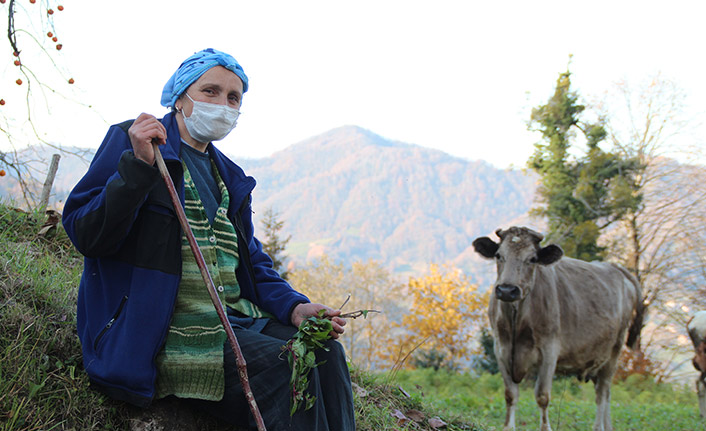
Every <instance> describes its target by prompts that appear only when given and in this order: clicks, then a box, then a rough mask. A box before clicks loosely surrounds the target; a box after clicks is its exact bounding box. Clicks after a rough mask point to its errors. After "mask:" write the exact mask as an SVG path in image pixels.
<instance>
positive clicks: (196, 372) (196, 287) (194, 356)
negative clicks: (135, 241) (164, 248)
mask: <svg viewBox="0 0 706 431" xmlns="http://www.w3.org/2000/svg"><path fill="white" fill-rule="evenodd" d="M182 165H183V167H184V198H185V199H184V212H185V213H186V218H187V220H188V221H189V225H190V226H191V230H192V232H193V233H194V237H195V238H196V242H197V243H198V245H199V248H200V249H201V253H202V254H203V257H204V260H205V261H206V264H207V265H208V270H209V273H210V274H211V278H212V279H213V283H214V284H215V285H216V290H217V292H218V296H219V297H220V299H221V303H223V304H224V305H225V304H227V305H229V306H231V307H232V308H234V309H236V310H238V311H240V312H242V313H243V314H245V315H248V316H251V317H266V316H270V314H269V313H266V312H264V311H262V310H261V309H260V308H258V307H257V306H256V305H254V304H253V303H251V302H250V301H248V300H246V299H244V298H241V297H240V287H239V286H238V281H237V279H236V277H235V270H236V268H237V267H238V262H239V256H238V237H237V235H236V232H235V229H234V228H233V225H232V223H231V222H230V220H228V217H227V212H228V204H229V202H230V196H229V194H228V189H227V188H226V186H225V183H224V182H223V180H222V179H221V177H220V175H219V174H218V169H216V167H215V165H214V164H213V162H211V165H212V169H213V174H214V176H215V178H216V181H217V182H218V186H219V188H220V191H221V203H220V205H219V207H218V209H217V210H216V217H215V219H214V221H213V225H210V224H209V222H208V218H207V217H206V212H205V210H204V208H203V205H202V203H201V199H200V198H199V195H198V192H197V191H196V186H195V185H194V182H193V181H192V179H191V174H190V173H189V170H188V169H187V167H186V164H184V163H183V162H182ZM181 255H182V270H181V282H180V283H179V292H178V294H177V299H176V305H175V307H174V313H173V314H172V320H171V323H170V326H169V332H168V333H167V338H166V341H165V344H164V347H163V348H162V350H161V351H160V352H159V354H158V355H157V358H156V364H157V382H156V388H157V389H156V391H157V394H156V397H157V398H163V397H165V396H167V395H176V396H178V397H181V398H198V399H204V400H209V401H218V400H220V399H221V398H223V388H224V385H225V379H224V375H223V345H224V343H225V342H226V334H225V330H224V329H223V326H222V324H221V321H220V319H219V318H218V314H217V313H216V310H215V308H214V306H213V302H212V301H211V297H210V296H209V294H208V290H207V288H206V285H205V283H204V281H203V278H202V276H201V271H200V270H199V267H198V265H197V263H196V259H195V258H194V255H193V253H192V252H191V248H190V247H189V243H188V241H187V239H186V235H182V247H181Z"/></svg>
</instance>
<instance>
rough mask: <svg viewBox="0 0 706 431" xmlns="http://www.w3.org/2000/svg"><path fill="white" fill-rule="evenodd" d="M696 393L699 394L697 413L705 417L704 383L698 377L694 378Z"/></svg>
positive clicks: (705, 396)
mask: <svg viewBox="0 0 706 431" xmlns="http://www.w3.org/2000/svg"><path fill="white" fill-rule="evenodd" d="M696 393H697V394H698V396H699V414H700V415H701V417H702V418H706V384H704V381H703V380H701V378H700V377H699V379H697V380H696Z"/></svg>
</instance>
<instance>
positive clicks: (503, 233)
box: [495, 228, 505, 239]
mask: <svg viewBox="0 0 706 431" xmlns="http://www.w3.org/2000/svg"><path fill="white" fill-rule="evenodd" d="M495 235H497V236H498V238H500V239H503V235H505V231H504V230H502V229H501V228H497V229H495Z"/></svg>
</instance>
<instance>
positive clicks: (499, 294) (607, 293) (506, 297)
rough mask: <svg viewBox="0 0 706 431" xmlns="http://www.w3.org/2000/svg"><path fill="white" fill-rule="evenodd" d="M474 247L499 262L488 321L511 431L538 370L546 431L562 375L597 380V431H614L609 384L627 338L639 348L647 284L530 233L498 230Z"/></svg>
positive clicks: (538, 396) (537, 386)
mask: <svg viewBox="0 0 706 431" xmlns="http://www.w3.org/2000/svg"><path fill="white" fill-rule="evenodd" d="M495 233H496V234H497V236H498V237H499V238H500V243H496V242H495V241H493V240H491V239H490V238H488V237H481V238H477V239H476V240H475V241H473V247H474V248H475V250H476V252H478V253H479V254H480V255H482V256H483V257H486V258H492V259H495V262H496V266H497V280H496V282H495V286H494V289H495V292H494V293H495V294H494V295H492V297H491V299H490V304H489V306H488V317H489V319H490V324H491V327H492V329H493V336H494V337H495V355H496V357H497V359H498V365H499V368H500V371H501V373H502V376H503V380H504V382H505V402H506V408H507V411H506V416H505V428H504V429H505V430H514V429H515V411H516V408H517V401H518V396H519V391H518V384H519V383H520V382H521V381H522V379H523V378H524V377H525V376H526V375H527V374H528V373H529V372H533V371H535V370H536V372H537V381H536V384H535V389H534V395H535V399H536V401H537V405H538V406H539V408H540V410H541V415H540V428H541V430H542V431H550V430H551V426H550V425H549V417H548V414H547V407H548V406H549V400H550V396H551V386H552V378H553V376H554V373H555V371H556V372H561V373H567V374H576V375H578V377H579V378H580V379H581V380H583V381H588V380H589V379H590V380H592V381H593V382H594V384H595V390H596V420H595V422H594V425H593V429H594V431H609V430H611V429H612V425H611V420H610V385H611V380H612V378H613V374H614V373H615V370H616V366H617V365H616V364H617V361H618V356H619V354H620V350H621V348H622V345H623V343H624V342H625V341H626V340H625V334H626V332H628V327H630V331H629V335H628V345H630V346H632V345H633V344H634V343H635V342H636V341H637V338H638V336H639V333H640V329H641V328H642V316H643V310H644V307H643V305H642V293H641V289H640V285H639V283H638V282H637V280H636V279H635V277H633V276H632V275H630V273H628V272H627V271H626V270H625V269H623V268H622V267H620V266H617V265H614V264H611V263H605V262H590V263H589V262H584V261H581V260H577V259H572V258H569V257H564V258H562V256H563V254H564V252H563V251H562V249H561V247H559V246H557V245H553V244H552V245H548V246H546V247H541V246H540V245H539V243H540V241H542V239H543V236H542V234H540V233H537V232H535V231H533V230H531V229H527V228H524V227H511V228H509V229H507V230H502V229H498V230H496V231H495Z"/></svg>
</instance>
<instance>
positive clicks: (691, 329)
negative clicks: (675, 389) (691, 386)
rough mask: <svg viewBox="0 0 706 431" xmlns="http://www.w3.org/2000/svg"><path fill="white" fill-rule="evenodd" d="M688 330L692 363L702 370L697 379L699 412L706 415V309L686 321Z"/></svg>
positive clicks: (703, 415)
mask: <svg viewBox="0 0 706 431" xmlns="http://www.w3.org/2000/svg"><path fill="white" fill-rule="evenodd" d="M686 330H687V332H688V333H689V338H691V342H692V343H693V345H694V351H695V355H694V359H693V360H692V363H693V364H694V368H696V370H697V371H700V374H699V377H698V378H697V379H696V393H697V394H698V396H699V413H700V414H701V417H706V311H699V312H697V313H695V314H694V315H693V316H692V317H691V319H689V321H688V322H687V323H686Z"/></svg>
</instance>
